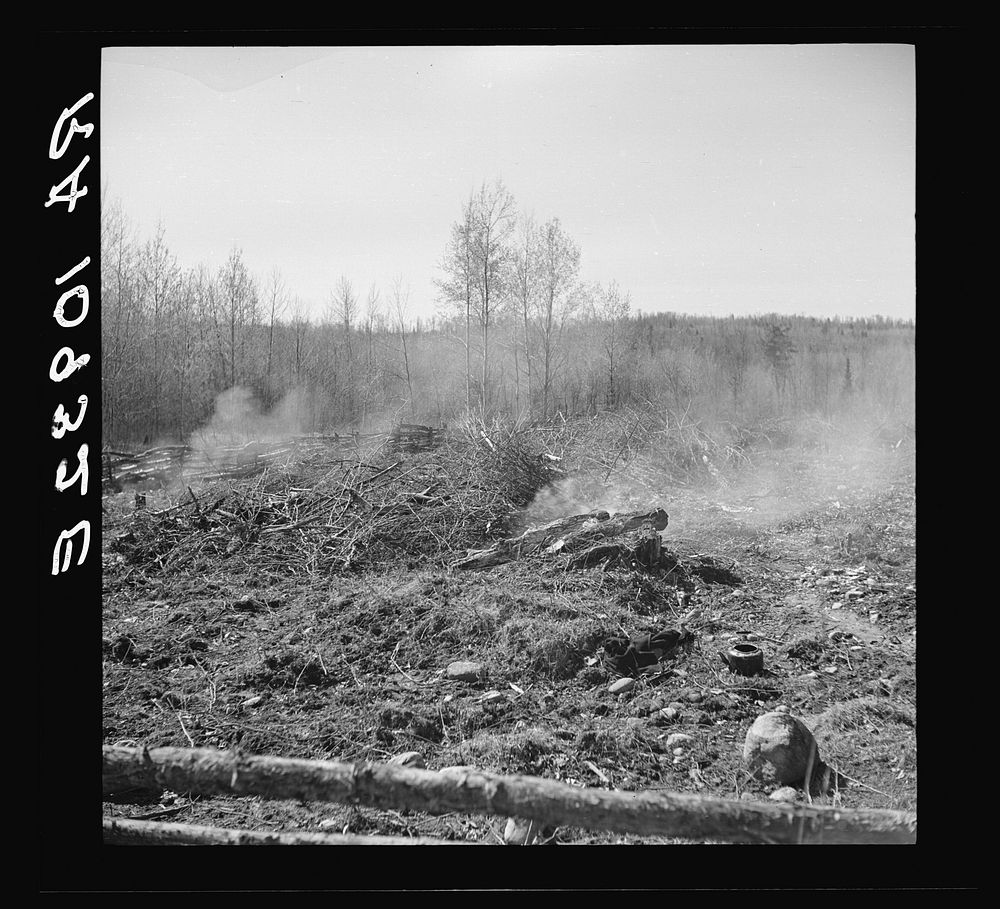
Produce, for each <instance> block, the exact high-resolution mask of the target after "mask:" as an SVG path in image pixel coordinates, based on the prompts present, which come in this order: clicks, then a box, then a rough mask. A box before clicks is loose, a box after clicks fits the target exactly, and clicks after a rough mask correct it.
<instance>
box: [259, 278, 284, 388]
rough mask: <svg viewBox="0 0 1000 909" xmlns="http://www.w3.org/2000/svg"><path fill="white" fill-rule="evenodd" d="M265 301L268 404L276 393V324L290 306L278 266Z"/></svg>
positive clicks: (269, 284)
mask: <svg viewBox="0 0 1000 909" xmlns="http://www.w3.org/2000/svg"><path fill="white" fill-rule="evenodd" d="M264 301H265V305H266V307H267V314H268V320H267V368H266V373H265V388H266V389H267V401H266V402H265V403H266V404H267V405H268V406H270V405H271V404H273V403H274V397H275V396H274V394H273V393H272V390H271V367H272V361H273V358H274V324H275V322H276V321H277V320H278V319H279V318H281V316H282V315H283V314H284V312H285V310H286V309H287V308H288V292H287V290H286V288H285V279H284V278H283V277H282V276H281V272H280V271H279V270H278V269H277V268H273V269H271V274H270V276H269V278H268V281H267V285H266V287H265V290H264Z"/></svg>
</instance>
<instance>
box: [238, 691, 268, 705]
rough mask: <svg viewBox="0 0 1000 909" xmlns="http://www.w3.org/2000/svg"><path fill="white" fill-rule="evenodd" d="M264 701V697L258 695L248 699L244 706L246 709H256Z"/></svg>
mask: <svg viewBox="0 0 1000 909" xmlns="http://www.w3.org/2000/svg"><path fill="white" fill-rule="evenodd" d="M263 700H264V698H263V696H261V695H259V694H256V695H254V696H253V697H252V698H247V699H246V700H245V701H244V702H243V704H242V706H244V707H256V706H257V705H258V704H259V703H260V702H261V701H263Z"/></svg>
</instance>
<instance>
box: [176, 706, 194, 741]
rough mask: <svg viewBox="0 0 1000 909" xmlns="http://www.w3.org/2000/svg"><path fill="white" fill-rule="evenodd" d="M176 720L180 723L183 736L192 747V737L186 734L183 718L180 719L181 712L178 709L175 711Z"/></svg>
mask: <svg viewBox="0 0 1000 909" xmlns="http://www.w3.org/2000/svg"><path fill="white" fill-rule="evenodd" d="M177 722H178V723H180V724H181V730H182V731H183V732H184V737H185V738H186V739H187V740H188V742H189V743H190V744H191V747H192V748H194V739H192V738H191V736H190V735H189V734H188V731H187V727H186V726H185V725H184V720H183V719H181V713H180V711H179V710H178V711H177Z"/></svg>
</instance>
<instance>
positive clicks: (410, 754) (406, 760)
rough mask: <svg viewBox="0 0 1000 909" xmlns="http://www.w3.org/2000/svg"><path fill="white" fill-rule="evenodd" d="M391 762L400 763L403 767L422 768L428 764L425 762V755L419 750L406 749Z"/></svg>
mask: <svg viewBox="0 0 1000 909" xmlns="http://www.w3.org/2000/svg"><path fill="white" fill-rule="evenodd" d="M389 763H390V764H398V765H399V766H401V767H417V768H420V767H426V766H427V764H426V763H425V762H424V756H423V755H422V754H421V753H420V752H419V751H404V752H403V753H402V754H397V755H396V756H395V757H394V758H392V760H390V761H389Z"/></svg>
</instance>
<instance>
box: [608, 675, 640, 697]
mask: <svg viewBox="0 0 1000 909" xmlns="http://www.w3.org/2000/svg"><path fill="white" fill-rule="evenodd" d="M634 685H635V679H628V678H626V679H619V680H618V681H617V682H612V683H611V685H609V686H608V691H609V692H610V693H611V694H624V693H625V692H626V691H630V690H631V689H632V688H633V687H634Z"/></svg>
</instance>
